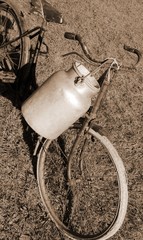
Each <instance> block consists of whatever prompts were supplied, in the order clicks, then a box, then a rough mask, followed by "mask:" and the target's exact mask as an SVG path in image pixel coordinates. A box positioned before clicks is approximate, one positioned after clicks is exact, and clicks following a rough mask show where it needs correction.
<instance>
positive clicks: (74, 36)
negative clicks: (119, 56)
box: [64, 32, 106, 64]
mask: <svg viewBox="0 0 143 240" xmlns="http://www.w3.org/2000/svg"><path fill="white" fill-rule="evenodd" d="M64 37H65V38H67V39H69V40H75V41H78V42H79V44H80V46H81V48H82V50H83V52H84V54H85V56H86V57H87V59H88V60H90V61H91V62H93V63H101V64H102V63H104V62H105V61H106V60H97V59H93V58H92V57H91V54H90V51H89V50H88V48H87V46H86V44H85V43H84V42H83V40H82V37H81V36H80V35H79V34H75V33H71V32H65V34H64ZM74 53H75V52H74ZM78 55H79V54H78Z"/></svg>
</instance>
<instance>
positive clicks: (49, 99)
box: [22, 68, 99, 139]
mask: <svg viewBox="0 0 143 240" xmlns="http://www.w3.org/2000/svg"><path fill="white" fill-rule="evenodd" d="M78 77H79V74H78V73H77V72H76V71H75V69H73V68H71V69H70V70H69V71H67V72H65V71H58V72H56V73H54V74H53V75H52V76H51V77H50V78H48V79H47V80H46V81H45V83H44V84H43V85H42V86H41V87H39V88H38V89H37V90H36V91H35V92H34V93H33V95H32V96H30V97H29V98H28V99H27V100H26V101H25V102H24V104H23V106H22V114H23V116H24V118H25V120H26V121H27V123H28V124H29V125H30V126H31V128H33V129H34V131H35V132H37V133H38V134H39V135H41V136H43V137H45V138H48V139H55V138H57V137H58V136H59V135H60V134H61V133H62V132H64V131H65V130H66V129H68V128H69V127H70V126H71V125H72V124H73V123H74V122H75V121H76V120H78V118H79V117H81V116H83V115H84V113H85V112H86V111H87V110H88V108H89V107H90V105H91V98H92V96H93V95H95V94H97V92H98V91H99V89H98V87H91V86H88V84H87V83H86V81H83V82H78V81H76V79H77V78H78Z"/></svg>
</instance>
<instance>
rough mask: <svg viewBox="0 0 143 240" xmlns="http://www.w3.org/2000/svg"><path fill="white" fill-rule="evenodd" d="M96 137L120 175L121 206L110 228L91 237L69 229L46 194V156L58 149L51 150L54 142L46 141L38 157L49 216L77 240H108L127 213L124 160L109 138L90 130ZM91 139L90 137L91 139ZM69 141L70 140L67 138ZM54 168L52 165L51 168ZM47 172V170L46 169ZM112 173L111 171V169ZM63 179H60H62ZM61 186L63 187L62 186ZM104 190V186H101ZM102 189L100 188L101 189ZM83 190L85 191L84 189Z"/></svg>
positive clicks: (59, 227) (47, 193)
mask: <svg viewBox="0 0 143 240" xmlns="http://www.w3.org/2000/svg"><path fill="white" fill-rule="evenodd" d="M90 135H91V137H94V138H95V140H96V141H99V142H100V143H101V145H103V148H105V149H106V150H107V152H108V153H109V155H110V157H111V158H112V161H113V164H114V165H115V168H116V170H117V175H118V183H119V186H118V187H119V199H120V200H119V204H118V207H117V209H116V214H115V217H114V219H113V221H112V223H111V224H110V226H108V227H107V229H106V230H105V231H104V232H100V233H98V234H97V233H95V234H93V235H90V234H89V233H88V234H87V235H82V234H81V233H75V232H74V231H73V229H72V230H71V229H68V227H67V226H66V225H65V224H64V223H63V222H62V221H61V220H60V219H59V217H57V215H56V214H57V213H55V210H53V206H52V203H51V201H53V199H52V200H51V199H50V195H49V192H46V184H47V183H46V182H45V177H44V174H45V164H46V155H47V153H48V151H50V152H51V153H49V154H52V152H54V151H56V149H53V146H52V148H51V149H50V150H49V148H50V146H51V144H52V142H53V141H51V140H45V142H44V144H43V146H42V148H41V151H40V153H39V156H38V162H37V181H38V187H39V192H40V196H41V199H42V202H43V204H44V206H45V208H46V210H47V212H48V213H49V216H50V217H51V219H52V221H53V222H54V223H55V225H56V226H57V228H58V229H59V230H60V231H61V232H62V233H63V234H64V235H65V236H68V237H69V238H71V239H77V240H83V239H86V240H106V239H109V238H110V237H112V236H113V235H114V234H115V233H116V232H117V231H118V230H119V228H120V227H121V226H122V224H123V221H124V218H125V215H126V211H127V204H128V188H127V178H126V172H125V168H124V164H123V162H122V159H121V158H120V156H119V154H118V152H117V151H116V149H115V147H114V146H113V145H112V143H111V142H110V141H109V140H108V138H107V137H105V136H102V135H101V134H100V133H98V132H95V131H94V130H93V129H91V128H90V129H89V133H88V136H90ZM89 138H90V137H89ZM67 139H68V138H67ZM54 141H57V140H54ZM61 155H63V156H64V153H61ZM57 163H58V162H54V160H52V164H57ZM50 164H51V163H50ZM51 167H52V166H51V165H50V166H49V168H51ZM57 170H58V171H61V170H60V168H58V169H57ZM46 171H47V169H46ZM51 171H52V172H51V174H53V175H54V172H56V171H53V170H51ZM109 171H110V169H109ZM60 178H61V177H59V179H60ZM60 186H61V185H60ZM100 186H101V188H102V185H100ZM99 189H100V187H99ZM82 190H83V189H82ZM55 191H56V185H55ZM54 197H55V198H56V193H55V195H53V198H54Z"/></svg>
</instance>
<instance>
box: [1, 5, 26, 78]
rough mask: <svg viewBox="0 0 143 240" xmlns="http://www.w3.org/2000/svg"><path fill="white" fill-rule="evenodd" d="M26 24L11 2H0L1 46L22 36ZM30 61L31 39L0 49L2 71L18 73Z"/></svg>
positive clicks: (18, 41) (21, 40) (24, 39)
mask: <svg viewBox="0 0 143 240" xmlns="http://www.w3.org/2000/svg"><path fill="white" fill-rule="evenodd" d="M24 31H25V29H24V24H23V21H22V19H21V17H20V14H19V12H18V10H17V7H16V6H13V5H12V3H11V2H10V1H6V2H5V1H0V46H2V45H4V44H5V43H7V42H9V41H11V40H13V39H15V38H16V37H18V36H20V35H21V34H22V33H23V32H24ZM28 60H29V39H28V38H27V37H23V38H20V39H19V40H17V41H15V42H14V43H11V44H9V45H7V46H5V47H3V48H1V49H0V70H1V71H5V72H14V73H15V74H16V73H17V71H18V69H20V68H21V67H22V66H23V65H24V64H26V63H27V62H28Z"/></svg>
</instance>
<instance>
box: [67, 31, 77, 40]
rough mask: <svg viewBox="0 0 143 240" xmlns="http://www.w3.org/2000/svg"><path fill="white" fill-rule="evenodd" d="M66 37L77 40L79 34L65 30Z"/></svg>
mask: <svg viewBox="0 0 143 240" xmlns="http://www.w3.org/2000/svg"><path fill="white" fill-rule="evenodd" d="M64 37H65V38H67V39H70V40H77V34H75V33H71V32H65V34H64Z"/></svg>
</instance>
